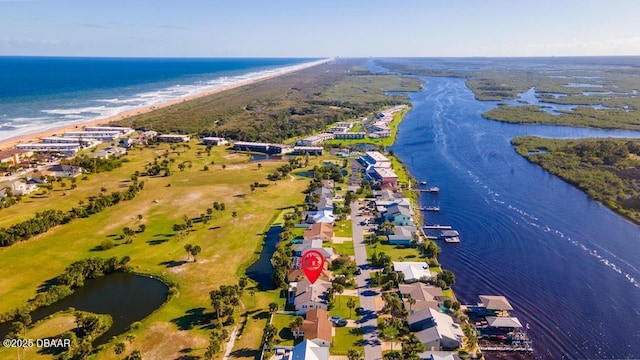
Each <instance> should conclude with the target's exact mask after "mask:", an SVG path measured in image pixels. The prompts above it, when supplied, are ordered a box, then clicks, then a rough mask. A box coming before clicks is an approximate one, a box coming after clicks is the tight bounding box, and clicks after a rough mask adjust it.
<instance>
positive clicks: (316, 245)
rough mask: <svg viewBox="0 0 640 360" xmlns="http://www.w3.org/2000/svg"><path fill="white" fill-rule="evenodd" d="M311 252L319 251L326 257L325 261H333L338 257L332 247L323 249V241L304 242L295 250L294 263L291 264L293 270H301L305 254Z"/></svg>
mask: <svg viewBox="0 0 640 360" xmlns="http://www.w3.org/2000/svg"><path fill="white" fill-rule="evenodd" d="M309 250H317V251H319V252H320V253H321V254H322V256H324V258H325V260H327V261H328V260H331V259H333V258H335V257H336V254H335V252H334V251H333V248H331V247H322V240H321V239H315V240H309V241H303V242H302V244H297V245H296V246H295V247H294V248H293V263H292V264H291V268H293V269H299V268H300V260H301V258H302V256H303V255H304V253H305V252H307V251H309Z"/></svg>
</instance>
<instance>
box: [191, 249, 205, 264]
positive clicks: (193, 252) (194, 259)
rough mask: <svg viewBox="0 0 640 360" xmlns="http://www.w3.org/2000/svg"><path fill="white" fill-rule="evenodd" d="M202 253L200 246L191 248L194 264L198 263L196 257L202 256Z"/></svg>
mask: <svg viewBox="0 0 640 360" xmlns="http://www.w3.org/2000/svg"><path fill="white" fill-rule="evenodd" d="M201 251H202V248H201V247H200V245H194V246H193V248H191V255H192V256H193V262H196V261H198V259H196V256H197V255H198V254H200V252H201Z"/></svg>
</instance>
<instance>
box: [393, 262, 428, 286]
mask: <svg viewBox="0 0 640 360" xmlns="http://www.w3.org/2000/svg"><path fill="white" fill-rule="evenodd" d="M393 270H394V271H401V272H402V273H403V274H404V281H405V282H414V281H418V280H420V279H422V278H425V279H429V278H430V277H431V272H430V271H429V265H428V264H427V263H426V262H410V261H405V262H399V261H394V262H393Z"/></svg>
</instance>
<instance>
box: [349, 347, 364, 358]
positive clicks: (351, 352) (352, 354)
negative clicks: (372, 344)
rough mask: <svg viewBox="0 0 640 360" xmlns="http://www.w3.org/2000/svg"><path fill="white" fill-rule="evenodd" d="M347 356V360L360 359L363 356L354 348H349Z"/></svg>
mask: <svg viewBox="0 0 640 360" xmlns="http://www.w3.org/2000/svg"><path fill="white" fill-rule="evenodd" d="M347 358H348V359H349V360H362V359H363V356H362V353H361V352H360V351H358V350H355V349H350V350H349V353H347Z"/></svg>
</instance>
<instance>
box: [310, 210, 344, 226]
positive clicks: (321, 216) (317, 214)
mask: <svg viewBox="0 0 640 360" xmlns="http://www.w3.org/2000/svg"><path fill="white" fill-rule="evenodd" d="M305 221H306V223H307V224H315V223H329V224H333V223H334V222H335V221H336V216H335V215H334V214H333V210H320V211H309V212H307V216H306V219H305Z"/></svg>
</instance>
